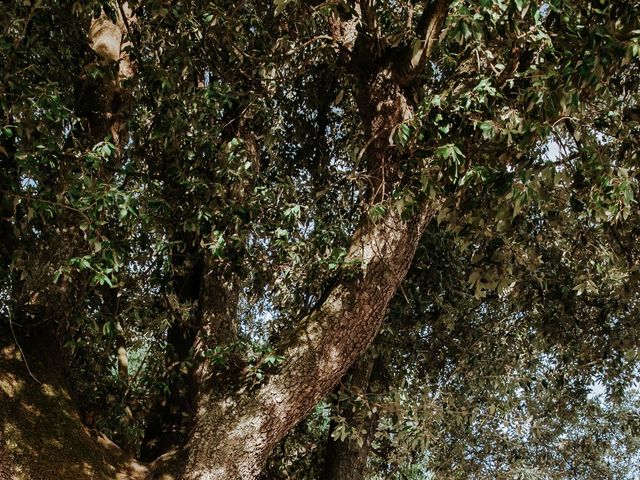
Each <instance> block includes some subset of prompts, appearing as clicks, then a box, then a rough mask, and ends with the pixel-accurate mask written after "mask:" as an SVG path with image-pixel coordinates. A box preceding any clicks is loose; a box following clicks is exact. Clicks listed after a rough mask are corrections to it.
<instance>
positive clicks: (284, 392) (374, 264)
mask: <svg viewBox="0 0 640 480" xmlns="http://www.w3.org/2000/svg"><path fill="white" fill-rule="evenodd" d="M432 215H433V210H432V209H431V208H430V207H428V206H426V205H425V206H423V208H422V209H421V210H420V211H419V212H418V213H417V214H416V215H415V216H414V218H412V219H411V220H410V221H404V220H402V219H401V215H400V214H399V213H398V212H397V211H395V210H391V211H389V213H388V214H387V215H386V217H385V218H384V219H382V220H381V221H379V222H377V223H372V222H370V221H369V220H366V219H365V220H364V221H363V222H362V224H361V225H360V227H359V228H358V230H357V231H356V233H355V235H354V238H353V244H352V246H351V248H350V251H349V255H348V260H349V261H353V262H357V263H358V264H359V265H360V268H361V273H360V274H359V275H357V278H347V279H344V280H343V281H341V282H339V283H338V284H337V286H336V287H335V288H334V289H333V291H332V292H331V293H330V294H329V296H328V298H327V300H326V301H325V302H324V303H323V304H322V305H321V306H320V307H319V308H318V309H317V310H315V311H314V312H312V313H311V314H310V315H309V316H308V317H306V318H305V319H304V320H303V321H302V322H301V324H300V325H299V327H297V328H296V330H295V331H294V332H292V334H291V335H290V336H289V337H288V339H287V340H286V341H285V342H284V345H282V346H280V348H279V349H278V354H279V355H282V356H283V357H284V361H283V363H282V365H281V368H280V369H279V371H278V372H277V373H275V374H274V375H272V376H270V377H269V378H268V379H267V380H266V381H265V383H264V384H263V385H261V386H260V387H259V388H257V389H256V391H255V392H245V391H242V390H240V391H237V392H235V394H233V395H230V396H227V397H225V398H223V399H221V400H217V399H216V398H215V394H214V393H212V392H210V391H209V392H203V393H202V394H201V395H200V397H199V399H198V402H197V405H196V414H195V415H196V416H195V424H194V429H193V431H192V435H191V438H190V440H189V442H188V443H187V447H186V452H185V456H186V458H185V459H184V468H183V470H184V471H183V472H182V474H181V477H180V478H183V479H185V480H195V479H200V480H203V479H207V480H216V479H225V480H232V479H250V478H256V477H257V475H258V474H259V473H260V470H261V469H262V466H263V464H264V462H265V461H266V459H267V457H268V455H269V453H270V452H271V450H272V448H273V447H274V446H275V445H276V443H277V442H278V441H279V440H280V439H282V437H283V436H284V435H285V434H286V433H287V432H288V431H289V430H290V429H291V428H292V427H293V426H295V425H296V424H297V423H298V422H299V421H300V420H302V419H303V418H304V417H305V416H306V415H307V414H308V413H309V411H310V410H311V409H312V408H313V407H314V405H315V404H316V403H317V402H318V401H319V400H320V399H322V398H323V397H325V396H326V395H327V394H328V393H329V391H330V390H331V389H332V388H333V386H334V385H335V384H336V383H337V382H338V381H339V379H340V378H341V377H342V376H343V375H344V374H345V373H346V371H347V370H348V368H349V367H350V366H351V364H352V363H353V362H354V361H355V359H356V358H357V356H358V355H359V354H360V353H361V352H362V351H364V350H365V349H366V348H367V346H368V345H369V344H370V342H371V340H372V339H373V338H374V336H375V335H376V333H377V332H378V329H379V327H380V325H381V323H382V320H383V318H384V315H385V312H386V308H387V305H388V303H389V301H390V299H391V297H392V296H393V294H394V293H395V291H396V289H397V288H398V286H399V284H400V282H401V281H402V280H403V278H404V276H405V274H406V272H407V270H408V269H409V266H410V265H411V261H412V259H413V255H414V252H415V249H416V247H417V244H418V241H419V239H420V236H421V234H422V232H423V230H424V228H425V226H426V224H427V223H428V222H429V220H430V219H431V217H432Z"/></svg>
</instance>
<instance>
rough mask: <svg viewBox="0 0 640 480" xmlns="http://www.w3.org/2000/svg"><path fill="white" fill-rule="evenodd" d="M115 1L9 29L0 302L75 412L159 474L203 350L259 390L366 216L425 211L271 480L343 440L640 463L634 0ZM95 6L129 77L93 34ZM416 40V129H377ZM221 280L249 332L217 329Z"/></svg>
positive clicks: (440, 455) (433, 450) (12, 6)
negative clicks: (388, 294) (341, 372)
mask: <svg viewBox="0 0 640 480" xmlns="http://www.w3.org/2000/svg"><path fill="white" fill-rule="evenodd" d="M129 7H130V8H131V11H132V13H130V14H126V13H125V10H124V8H123V5H122V4H121V3H118V2H115V3H113V2H107V1H75V2H58V1H52V2H40V1H24V2H23V1H14V2H5V4H4V6H3V10H5V14H4V15H3V16H2V19H1V20H0V28H1V29H2V37H1V39H0V61H1V63H2V65H3V67H2V70H1V75H2V82H1V84H0V195H1V197H0V198H1V204H0V255H1V258H2V264H1V265H0V299H1V311H0V314H1V315H2V322H3V323H6V324H9V322H11V330H16V329H17V330H18V331H19V332H18V334H19V335H20V332H21V331H26V330H29V331H31V332H35V333H36V335H39V334H42V335H44V334H45V332H46V333H47V334H49V333H51V334H52V335H53V336H54V337H55V338H56V339H57V341H58V342H59V343H60V344H61V345H62V349H63V352H64V361H65V362H66V365H69V371H70V372H71V374H70V377H71V380H72V384H73V388H74V390H75V391H76V393H77V396H78V400H79V405H80V410H81V412H82V415H83V421H84V422H85V423H86V424H87V425H89V426H90V427H91V428H95V429H98V430H100V431H102V432H104V433H105V434H106V435H107V436H109V437H110V438H112V439H113V440H114V441H115V442H116V443H118V444H119V445H121V446H122V447H124V448H126V449H127V450H129V451H130V452H132V453H133V454H134V455H140V454H141V455H142V457H143V459H144V460H152V459H153V458H155V457H156V456H157V455H158V454H159V453H163V452H162V451H159V450H158V449H157V445H156V444H154V443H153V442H154V441H155V439H154V438H152V437H153V432H151V430H152V429H153V428H155V426H154V425H156V424H157V422H158V421H159V422H160V423H162V428H165V429H166V428H168V427H167V426H169V427H170V429H171V431H172V436H171V439H170V441H169V443H168V444H166V445H165V447H167V448H168V446H169V445H171V446H173V445H175V444H180V442H182V441H183V440H184V438H185V435H186V434H187V433H188V430H189V425H190V424H189V421H190V414H191V413H192V410H191V408H192V405H191V404H190V401H189V398H190V395H192V393H193V392H192V391H191V390H192V389H193V385H192V381H191V377H190V375H192V374H193V372H194V371H197V369H198V366H199V365H200V364H201V363H202V362H203V361H204V360H203V359H206V360H207V361H209V362H211V363H212V364H213V365H215V366H216V369H217V372H218V377H219V378H221V379H222V380H219V381H220V382H223V383H225V384H226V385H227V387H224V388H230V387H228V385H232V386H233V388H236V389H237V390H239V391H246V392H247V395H251V392H252V391H253V390H254V389H256V388H259V386H260V385H261V384H262V383H263V382H264V381H265V379H266V378H268V377H269V375H270V374H271V373H272V372H274V371H277V369H278V368H279V365H280V363H281V362H283V361H284V360H285V359H283V358H282V357H281V356H280V350H279V349H278V345H279V344H280V342H281V341H282V339H283V338H286V336H287V334H288V333H287V332H289V331H290V330H291V329H293V328H295V327H296V325H298V324H299V322H300V321H301V319H302V318H304V317H306V316H307V315H308V314H309V313H310V312H313V311H314V310H316V309H317V308H318V305H320V304H322V302H323V301H324V300H325V299H326V297H327V294H328V292H330V291H331V289H332V288H333V287H334V285H336V284H337V283H339V282H340V281H341V279H344V278H351V277H356V276H357V275H359V268H360V265H359V262H358V261H354V260H353V259H352V258H350V256H349V254H348V252H349V245H350V242H351V238H352V234H353V233H354V232H355V231H357V229H358V225H359V224H361V223H362V222H372V223H374V224H375V223H376V222H385V219H386V218H387V215H389V214H390V213H389V212H398V214H400V215H402V216H403V218H405V219H407V220H408V221H411V219H412V218H413V215H414V214H415V212H416V211H419V210H420V209H421V208H423V207H422V206H423V205H425V204H430V205H433V206H434V207H433V208H434V210H435V214H434V218H433V219H432V220H431V222H430V223H429V225H428V226H427V228H426V231H425V233H424V234H423V235H422V238H421V240H420V244H419V247H418V250H417V252H416V255H415V258H414V259H413V262H412V264H411V268H410V271H409V273H408V275H407V277H406V278H405V279H404V281H403V282H402V284H401V286H400V288H399V289H398V291H397V292H396V295H395V297H394V299H393V301H392V302H391V304H390V307H389V309H388V312H387V315H386V320H385V323H384V326H383V327H382V329H381V331H380V332H379V334H378V336H377V337H376V340H375V341H374V342H373V344H372V345H371V346H370V348H369V349H368V350H367V351H366V352H364V353H363V354H362V355H361V357H360V359H359V360H358V362H357V363H356V364H355V365H354V366H353V367H352V369H351V371H350V373H349V374H347V375H346V376H345V377H344V378H343V379H342V381H341V382H340V384H338V386H337V387H336V388H335V390H334V391H333V393H332V394H331V395H330V396H328V397H327V398H326V400H325V401H324V402H322V403H320V404H319V405H318V406H317V407H316V408H315V410H314V411H313V412H312V413H311V414H310V415H309V417H308V418H306V419H305V420H304V421H303V422H302V423H301V424H300V425H299V426H298V427H296V428H295V429H294V430H292V431H291V432H290V433H289V435H288V436H287V437H285V439H284V440H282V441H281V442H280V444H279V447H278V448H276V449H275V451H274V452H273V455H272V457H271V458H270V460H269V462H268V464H267V466H266V467H265V470H264V473H263V474H264V476H265V478H330V476H329V474H328V473H327V472H328V470H327V469H328V468H329V467H328V466H327V464H328V463H329V462H328V461H327V460H326V458H327V457H328V456H329V455H336V452H340V455H354V456H358V455H360V456H364V459H365V460H364V465H366V469H365V470H363V473H364V472H367V475H368V476H367V477H366V478H416V479H417V478H428V476H429V475H433V476H434V478H585V479H586V478H634V477H636V475H637V465H638V461H639V458H638V451H639V448H640V436H639V435H640V433H639V432H640V417H639V415H640V406H639V405H638V401H639V399H638V397H637V394H636V393H635V388H636V387H637V385H638V380H639V371H638V353H639V352H638V345H640V328H639V324H638V315H639V313H640V312H639V308H640V247H639V246H638V242H637V238H638V236H640V215H639V213H638V201H637V198H638V179H639V175H640V172H639V168H638V165H639V164H640V163H639V158H638V147H639V145H638V143H639V142H638V138H640V124H639V120H640V114H639V112H640V104H639V101H640V98H639V93H638V92H639V91H640V89H639V82H640V23H639V22H638V18H640V16H639V13H640V4H639V3H638V2H637V1H635V0H634V1H608V0H591V1H586V2H584V1H577V0H549V1H534V0H514V1H507V0H493V1H490V0H482V1H477V2H471V1H466V0H453V1H451V2H442V1H425V2H415V1H404V0H403V1H382V2H369V1H363V2H359V3H358V4H357V5H356V4H354V3H351V2H343V1H329V2H324V3H322V2H297V1H291V0H275V1H248V2H225V1H217V2H201V1H187V2H160V1H155V0H154V1H149V2H129V3H128V7H127V8H129ZM439 8H445V12H446V15H445V16H446V19H444V18H443V24H442V25H441V31H438V32H437V35H435V36H434V38H435V39H436V40H437V41H436V42H435V44H434V45H430V47H429V49H430V51H429V53H428V58H427V54H426V53H425V52H426V50H427V47H426V45H425V41H423V39H422V38H420V35H421V33H420V32H422V31H423V30H424V29H425V22H426V21H427V20H429V18H430V17H429V15H434V16H435V15H436V13H434V12H437V11H438V9H439ZM123 15H124V17H125V18H124V22H123V20H122V17H123ZM101 16H102V17H101ZM105 16H106V17H107V18H110V19H111V20H113V21H116V20H117V19H118V22H120V24H122V25H124V27H123V28H124V37H123V38H125V39H126V40H127V41H126V42H124V40H123V45H124V47H123V56H122V57H120V61H119V63H120V65H122V64H123V63H124V61H125V59H124V55H126V57H127V58H126V61H127V62H130V63H131V64H132V65H133V67H132V70H133V72H132V73H130V74H126V75H123V73H122V68H121V66H120V67H119V63H118V62H114V61H109V59H105V58H104V56H101V54H100V52H96V51H95V50H94V49H92V48H91V45H90V43H89V41H88V40H87V33H88V31H89V27H90V25H91V24H92V23H91V22H92V19H93V21H94V22H95V19H96V18H99V17H100V18H104V17H105ZM127 17H128V21H127ZM336 25H337V26H336ZM427 38H429V40H428V41H429V42H430V41H431V39H430V37H427ZM427 43H428V42H427ZM407 52H410V53H411V54H412V55H413V57H415V59H414V58H412V59H411V61H410V62H409V65H410V66H411V67H412V69H411V70H410V71H406V72H401V74H400V73H398V74H397V75H398V78H399V80H398V84H399V85H401V88H402V95H403V97H402V98H406V99H408V100H407V104H408V107H407V109H408V110H409V111H410V115H407V116H406V118H404V119H402V121H401V122H400V123H398V124H396V125H394V126H393V128H392V129H390V130H389V129H387V130H384V131H383V132H382V133H383V135H382V136H381V135H379V133H378V134H376V133H375V132H374V133H372V127H367V123H366V120H365V119H366V118H367V115H373V114H370V113H367V112H368V110H367V100H368V99H369V97H368V96H367V95H369V94H370V95H371V96H374V93H370V92H374V90H375V88H376V87H374V86H372V85H373V84H374V83H375V82H376V81H377V77H376V76H375V74H376V72H378V71H380V69H383V68H386V66H388V65H391V66H394V65H400V64H401V62H402V61H403V60H404V57H403V55H406V54H407ZM119 68H120V70H119ZM378 94H379V92H378V90H375V95H378ZM389 95H390V97H389V102H391V101H392V100H393V97H392V96H391V95H392V94H391V93H389ZM380 105H383V106H384V102H382V103H380ZM374 127H375V125H374ZM373 130H375V129H373ZM377 137H378V138H377ZM381 142H382V143H384V148H385V151H386V152H389V153H388V161H389V162H390V163H391V162H393V168H392V169H387V167H384V166H383V168H381V169H380V171H382V172H383V173H382V175H385V172H391V174H390V178H389V179H383V180H382V181H379V179H377V176H378V175H380V173H379V172H380V171H379V170H375V169H373V168H372V160H371V159H370V157H373V154H372V153H371V150H372V149H374V148H378V149H379V148H380V147H379V145H380V143H381ZM223 284H224V285H227V284H234V285H235V284H237V286H238V288H237V292H236V294H235V295H234V294H229V295H227V294H226V293H225V294H224V295H223V294H222V293H219V292H221V291H222V290H223V287H221V285H223ZM225 288H226V287H225ZM225 295H226V296H225ZM208 296H213V297H216V298H218V297H219V298H223V299H224V301H227V302H228V301H229V298H232V299H234V302H232V303H233V304H231V305H228V309H230V310H232V311H233V312H234V314H235V315H234V317H235V318H234V322H233V328H230V329H228V330H227V331H226V332H225V333H222V334H220V333H217V334H215V335H214V334H211V332H209V335H211V338H212V339H215V341H213V340H212V341H211V342H209V343H206V334H203V333H202V332H203V331H204V329H203V328H202V324H201V318H202V316H203V313H202V312H203V309H204V308H205V307H204V306H203V305H204V303H203V302H204V301H205V299H206V298H208ZM19 335H18V336H19ZM203 335H204V338H205V343H206V348H204V349H199V350H198V348H195V347H194V339H195V338H196V337H198V336H203ZM198 338H200V337H198ZM363 372H364V373H363ZM309 381H310V382H311V381H312V379H309ZM159 405H164V406H166V405H170V406H171V411H168V410H162V408H163V407H160V406H159ZM165 433H166V432H165ZM160 450H162V448H161V449H160Z"/></svg>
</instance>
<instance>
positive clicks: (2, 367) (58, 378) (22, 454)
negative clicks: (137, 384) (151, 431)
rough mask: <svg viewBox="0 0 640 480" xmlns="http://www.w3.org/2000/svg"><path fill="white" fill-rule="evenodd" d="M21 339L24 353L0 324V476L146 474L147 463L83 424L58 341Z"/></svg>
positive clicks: (98, 478)
mask: <svg viewBox="0 0 640 480" xmlns="http://www.w3.org/2000/svg"><path fill="white" fill-rule="evenodd" d="M18 341H19V344H20V347H21V348H22V351H21V349H20V348H19V347H18V346H17V345H16V342H15V341H14V339H13V335H12V334H11V332H10V331H7V329H4V328H0V479H2V480H51V479H54V478H55V479H59V480H81V479H91V480H114V479H116V480H141V479H143V478H145V476H146V474H147V468H146V467H145V466H144V465H142V464H140V463H138V462H136V461H135V460H133V459H130V458H128V457H127V455H126V454H125V453H124V452H123V451H122V450H121V449H120V448H119V447H118V446H117V445H116V444H114V443H113V442H111V441H110V440H109V439H108V438H106V437H105V436H104V435H101V434H99V433H97V432H92V431H90V430H89V429H88V428H86V427H85V426H84V425H83V424H82V421H81V420H80V415H79V413H78V409H77V406H76V404H75V402H74V401H73V399H72V396H71V394H70V390H69V387H68V385H67V384H66V382H65V376H64V370H63V369H62V368H61V367H60V365H61V362H60V361H59V359H60V353H59V352H58V351H57V349H56V348H52V347H51V345H55V343H52V342H46V341H45V339H43V338H42V335H41V333H39V336H38V338H34V337H32V338H25V339H19V340H18ZM25 359H26V363H25ZM27 365H28V368H27Z"/></svg>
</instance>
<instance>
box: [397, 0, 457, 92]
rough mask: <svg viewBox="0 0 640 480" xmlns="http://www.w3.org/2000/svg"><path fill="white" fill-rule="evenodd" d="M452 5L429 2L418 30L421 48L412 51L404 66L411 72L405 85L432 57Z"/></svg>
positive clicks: (447, 1)
mask: <svg viewBox="0 0 640 480" xmlns="http://www.w3.org/2000/svg"><path fill="white" fill-rule="evenodd" d="M450 5H451V0H434V1H431V2H429V4H428V5H427V6H426V7H425V9H424V11H423V12H422V15H421V16H420V19H419V20H418V26H417V28H416V36H417V37H418V38H419V39H420V40H419V42H420V48H418V49H416V50H415V51H412V52H411V55H409V62H408V63H409V64H408V65H403V66H402V70H403V71H405V72H409V73H408V74H406V75H403V76H402V78H401V83H402V84H403V85H408V84H409V83H411V82H412V81H413V80H414V79H415V77H416V76H417V75H418V74H419V73H420V72H421V71H422V69H423V68H424V66H425V65H426V63H427V60H429V58H430V57H431V54H432V53H433V49H434V47H435V46H436V43H437V42H438V37H439V36H440V33H441V32H442V28H443V27H444V23H445V20H446V19H447V14H448V12H449V6H450Z"/></svg>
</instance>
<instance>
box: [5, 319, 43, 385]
mask: <svg viewBox="0 0 640 480" xmlns="http://www.w3.org/2000/svg"><path fill="white" fill-rule="evenodd" d="M7 311H8V312H9V313H8V315H9V328H10V329H11V335H13V341H14V342H16V346H17V347H18V350H20V354H21V355H22V361H23V362H24V365H25V367H27V372H29V375H31V378H33V379H34V380H35V381H36V382H37V383H42V382H41V381H40V380H38V379H37V378H36V377H35V375H34V374H33V372H32V371H31V369H30V368H29V363H28V362H27V356H26V355H25V354H24V350H22V347H21V346H20V343H19V342H18V338H17V337H16V332H15V331H14V330H13V314H12V313H11V309H10V307H7Z"/></svg>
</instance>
